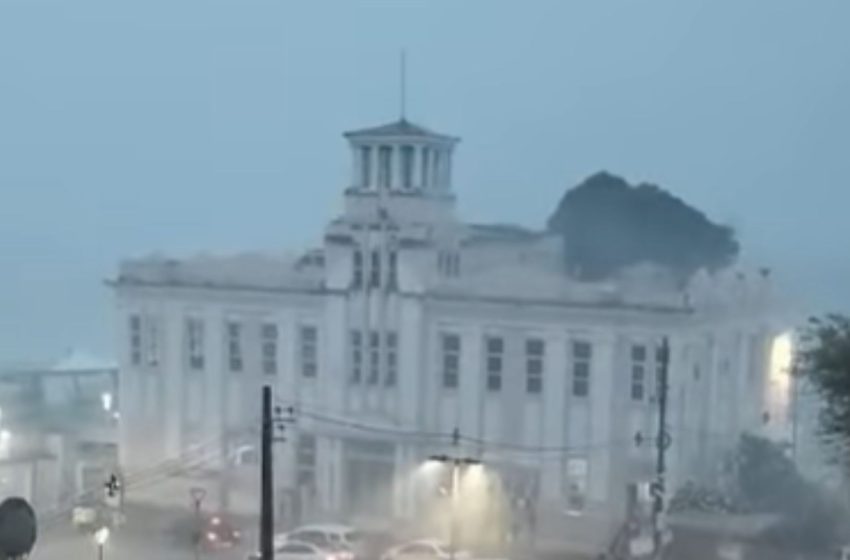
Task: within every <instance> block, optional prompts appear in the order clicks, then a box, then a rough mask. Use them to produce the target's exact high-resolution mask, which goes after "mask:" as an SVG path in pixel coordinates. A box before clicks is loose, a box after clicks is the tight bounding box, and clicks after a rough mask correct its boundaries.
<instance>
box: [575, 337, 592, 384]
mask: <svg viewBox="0 0 850 560" xmlns="http://www.w3.org/2000/svg"><path fill="white" fill-rule="evenodd" d="M592 352H593V349H592V347H591V346H590V343H589V342H583V341H576V342H573V395H574V396H576V397H586V396H587V395H588V394H589V393H590V361H591V358H592Z"/></svg>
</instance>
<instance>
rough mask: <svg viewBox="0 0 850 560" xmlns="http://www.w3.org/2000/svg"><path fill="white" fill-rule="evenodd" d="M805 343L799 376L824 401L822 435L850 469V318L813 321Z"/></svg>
mask: <svg viewBox="0 0 850 560" xmlns="http://www.w3.org/2000/svg"><path fill="white" fill-rule="evenodd" d="M801 342H802V344H801V347H802V350H801V352H800V353H799V355H798V358H797V363H796V364H795V373H796V374H797V375H800V376H802V377H804V378H806V379H807V380H808V381H810V382H811V384H812V385H813V386H814V387H815V389H816V390H817V392H818V394H819V395H820V396H821V398H822V399H823V407H822V409H821V414H820V428H821V434H822V435H823V438H824V440H825V443H828V444H832V445H830V447H831V448H832V449H834V450H839V453H838V454H837V456H836V458H837V459H839V460H842V461H843V462H844V463H845V465H847V466H850V453H848V449H850V317H847V316H844V315H836V314H832V315H827V316H825V317H822V318H812V319H810V320H809V324H808V326H807V328H806V329H805V330H804V331H803V336H802V338H801ZM841 451H843V453H842V452H841Z"/></svg>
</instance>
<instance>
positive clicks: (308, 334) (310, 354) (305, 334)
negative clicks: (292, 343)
mask: <svg viewBox="0 0 850 560" xmlns="http://www.w3.org/2000/svg"><path fill="white" fill-rule="evenodd" d="M299 338H300V349H301V375H302V376H303V377H311V378H312V377H316V375H317V374H318V372H319V348H318V345H319V332H318V330H317V329H316V327H313V326H302V327H301V329H300V330H299Z"/></svg>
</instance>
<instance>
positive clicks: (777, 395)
mask: <svg viewBox="0 0 850 560" xmlns="http://www.w3.org/2000/svg"><path fill="white" fill-rule="evenodd" d="M793 363H794V337H793V334H792V333H790V332H785V333H782V334H780V335H778V336H777V337H775V338H774V339H773V343H772V344H771V347H770V370H769V378H768V384H767V387H766V390H767V395H766V396H767V407H768V412H769V418H770V424H771V426H770V429H771V430H774V431H776V430H778V432H776V434H775V435H777V436H781V435H782V434H783V431H784V430H786V429H788V422H789V421H790V407H791V400H792V395H791V392H792V388H793V383H794V380H793V378H792V375H791V374H792V371H791V368H792V367H793Z"/></svg>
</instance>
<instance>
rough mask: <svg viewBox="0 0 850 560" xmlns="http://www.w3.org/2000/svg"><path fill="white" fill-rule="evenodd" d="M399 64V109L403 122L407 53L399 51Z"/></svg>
mask: <svg viewBox="0 0 850 560" xmlns="http://www.w3.org/2000/svg"><path fill="white" fill-rule="evenodd" d="M400 62H401V65H400V68H399V78H400V80H401V83H400V84H399V85H400V89H401V91H400V93H401V95H400V98H399V104H400V107H399V109H400V113H401V120H403V121H404V120H407V51H406V50H404V49H402V50H401V61H400Z"/></svg>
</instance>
